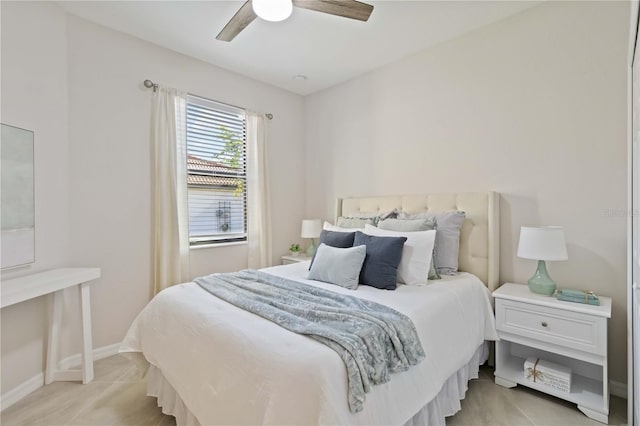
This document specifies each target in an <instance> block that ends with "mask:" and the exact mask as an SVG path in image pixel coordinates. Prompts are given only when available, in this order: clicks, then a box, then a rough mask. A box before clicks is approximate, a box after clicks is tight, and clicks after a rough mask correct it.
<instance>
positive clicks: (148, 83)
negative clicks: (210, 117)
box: [142, 80, 273, 120]
mask: <svg viewBox="0 0 640 426" xmlns="http://www.w3.org/2000/svg"><path fill="white" fill-rule="evenodd" d="M142 84H144V87H146V88H147V89H153V91H154V92H155V91H156V90H158V83H154V82H153V81H151V80H145V81H144V82H143V83H142ZM189 96H194V97H196V98H200V99H207V98H203V97H202V96H198V95H192V94H191V93H189ZM207 100H208V101H212V102H218V103H224V102H219V101H214V100H213V99H207ZM227 105H229V106H232V107H234V108H238V109H244V108H240V107H237V106H235V105H230V104H227ZM264 116H265V117H267V118H268V119H269V120H272V119H273V114H271V113H270V112H268V113H266V114H265V115H264Z"/></svg>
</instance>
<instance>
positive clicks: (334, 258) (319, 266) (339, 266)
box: [309, 243, 367, 290]
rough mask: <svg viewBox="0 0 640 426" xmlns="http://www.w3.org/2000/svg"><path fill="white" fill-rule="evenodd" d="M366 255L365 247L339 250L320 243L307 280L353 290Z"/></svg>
mask: <svg viewBox="0 0 640 426" xmlns="http://www.w3.org/2000/svg"><path fill="white" fill-rule="evenodd" d="M366 254H367V248H366V247H365V246H358V247H349V248H339V247H331V246H328V245H326V244H324V243H322V244H320V246H319V247H318V248H317V250H316V257H315V260H314V262H313V265H311V271H309V279H310V280H316V281H322V282H325V283H329V284H336V285H339V286H340V287H344V288H348V289H351V290H355V289H357V288H358V280H359V277H360V270H361V269H362V264H363V262H364V258H365V256H366Z"/></svg>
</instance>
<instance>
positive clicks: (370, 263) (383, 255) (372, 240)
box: [353, 231, 407, 290]
mask: <svg viewBox="0 0 640 426" xmlns="http://www.w3.org/2000/svg"><path fill="white" fill-rule="evenodd" d="M405 241H407V237H374V236H373V235H367V234H363V233H362V232H360V231H356V238H355V240H354V241H353V246H354V247H356V246H366V247H367V248H366V250H367V252H366V254H367V256H366V258H365V259H364V263H363V264H362V271H360V284H364V285H370V286H372V287H376V288H379V289H385V290H395V289H396V286H397V282H398V265H399V264H400V260H401V259H402V248H403V247H404V243H405Z"/></svg>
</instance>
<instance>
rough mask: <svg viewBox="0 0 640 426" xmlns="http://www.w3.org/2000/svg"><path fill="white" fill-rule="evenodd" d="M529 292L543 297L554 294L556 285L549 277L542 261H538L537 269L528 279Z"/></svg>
mask: <svg viewBox="0 0 640 426" xmlns="http://www.w3.org/2000/svg"><path fill="white" fill-rule="evenodd" d="M529 291H531V292H532V293H537V294H543V295H545V296H552V295H553V293H555V292H556V283H555V282H554V281H553V280H552V279H551V277H550V276H549V273H548V272H547V265H546V264H545V263H544V260H538V269H537V270H536V273H535V274H533V276H532V277H531V278H530V279H529Z"/></svg>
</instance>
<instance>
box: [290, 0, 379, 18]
mask: <svg viewBox="0 0 640 426" xmlns="http://www.w3.org/2000/svg"><path fill="white" fill-rule="evenodd" d="M293 5H294V6H297V7H301V8H303V9H309V10H315V11H317V12H323V13H328V14H330V15H336V16H342V17H344V18H351V19H357V20H359V21H366V20H368V19H369V16H371V12H373V6H372V5H370V4H366V3H362V2H359V1H356V0H293Z"/></svg>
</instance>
